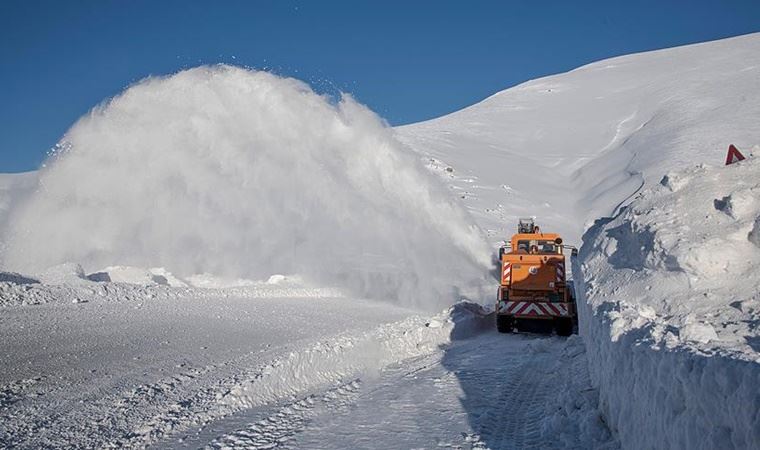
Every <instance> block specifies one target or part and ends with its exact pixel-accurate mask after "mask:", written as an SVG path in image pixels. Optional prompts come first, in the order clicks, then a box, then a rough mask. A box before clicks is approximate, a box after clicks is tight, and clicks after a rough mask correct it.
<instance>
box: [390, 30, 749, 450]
mask: <svg viewBox="0 0 760 450" xmlns="http://www.w3.org/2000/svg"><path fill="white" fill-rule="evenodd" d="M758 118H760V34H753V35H748V36H743V37H738V38H733V39H726V40H722V41H717V42H710V43H705V44H698V45H692V46H687V47H681V48H675V49H668V50H662V51H657V52H649V53H644V54H637V55H628V56H623V57H619V58H613V59H610V60H605V61H601V62H597V63H594V64H590V65H588V66H584V67H581V68H578V69H576V70H573V71H571V72H569V73H566V74H561V75H556V76H552V77H547V78H542V79H540V80H535V81H531V82H528V83H525V84H523V85H520V86H517V87H516V88H513V89H508V90H506V91H503V92H500V93H498V94H496V95H494V96H492V97H490V98H488V99H486V100H484V101H483V102H481V103H479V104H477V105H474V106H472V107H470V108H467V109H465V110H463V111H460V112H457V113H454V114H451V115H449V116H446V117H442V118H440V119H435V120H432V121H429V122H425V123H421V124H415V125H410V126H406V127H401V128H400V129H398V130H397V134H398V136H399V138H400V139H401V140H403V141H404V142H406V143H407V144H408V145H410V146H412V147H413V148H415V149H417V150H418V151H420V152H421V153H422V155H423V158H425V159H426V160H427V161H428V162H429V166H430V168H431V169H432V170H434V171H436V172H437V173H439V175H440V176H441V177H442V178H443V179H444V180H446V181H447V182H448V183H449V185H450V189H451V190H452V192H454V193H455V194H456V195H458V196H459V197H460V198H461V199H462V201H463V202H464V203H465V204H466V205H468V208H469V210H470V212H471V213H472V214H473V215H474V216H475V217H476V219H477V220H478V222H479V223H480V224H481V226H483V227H485V228H486V229H487V231H488V235H489V237H490V239H491V240H492V241H493V242H496V241H498V240H500V239H504V238H506V237H508V236H509V235H510V234H511V232H512V227H513V226H514V223H515V222H516V220H517V218H518V217H522V216H536V217H537V219H538V221H539V223H540V224H541V225H543V226H544V227H543V228H544V229H545V230H559V231H561V232H562V233H564V234H565V235H566V237H567V238H569V239H568V241H570V242H580V240H581V238H582V241H583V249H582V251H581V258H580V262H581V263H582V270H581V267H580V266H579V265H576V266H575V267H574V269H575V270H574V272H575V274H576V280H577V282H578V283H579V285H580V287H581V289H580V291H581V292H582V300H583V301H582V302H581V303H582V307H583V308H582V312H583V315H582V319H581V333H582V335H583V337H584V339H585V341H586V345H587V348H588V349H589V361H590V370H591V372H592V377H593V379H594V381H595V383H596V384H597V385H598V386H599V387H600V395H601V405H602V410H603V411H604V413H605V416H606V417H607V419H608V423H609V424H610V425H611V427H612V429H613V430H615V431H616V432H617V433H619V436H620V438H621V443H622V444H623V446H624V447H629V448H754V447H756V446H757V445H758V442H760V434H758V433H760V431H759V430H760V412H759V411H758V408H757V402H756V400H757V392H758V391H757V386H758V385H760V346H759V345H758V339H760V316H758V314H759V313H760V297H759V296H758V294H757V292H758V288H759V287H760V265H758V264H759V261H760V259H758V252H760V248H759V247H758V246H757V241H758V238H757V236H758V231H757V230H758V228H760V225H758V221H760V203H758V200H757V198H758V193H759V192H760V165H758V161H757V160H756V159H750V160H748V161H744V162H742V163H739V164H737V165H735V166H729V167H723V163H724V160H725V155H726V150H727V148H728V145H729V144H735V145H737V146H738V147H739V148H740V149H743V151H744V153H745V155H748V154H752V153H754V154H756V155H758V156H760V151H758V150H760V134H758V128H757V121H758ZM581 274H582V275H583V277H581V276H580V275H581ZM584 279H585V286H584V283H583V282H582V281H583V280H584ZM718 405H720V406H718Z"/></svg>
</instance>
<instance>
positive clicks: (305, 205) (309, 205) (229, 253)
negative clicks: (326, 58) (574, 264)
mask: <svg viewBox="0 0 760 450" xmlns="http://www.w3.org/2000/svg"><path fill="white" fill-rule="evenodd" d="M436 183H437V181H436V180H435V179H434V178H433V177H432V176H431V175H429V174H428V173H427V172H426V171H425V170H424V168H422V167H421V165H420V164H419V163H418V162H417V158H416V157H415V156H413V155H412V154H411V153H410V152H409V151H408V150H407V149H406V148H404V147H403V146H402V145H401V144H400V143H398V142H397V141H396V140H395V139H394V137H393V134H392V132H391V131H390V130H389V129H388V128H387V126H386V125H385V123H384V122H383V121H382V120H381V119H380V118H378V117H377V116H376V115H375V114H374V113H372V112H371V111H370V110H368V109H367V108H366V107H364V106H362V105H361V104H359V103H357V102H356V101H355V100H354V99H352V98H351V97H350V96H347V95H344V96H343V97H342V98H341V99H340V100H339V101H337V102H331V101H330V99H329V98H326V97H324V96H320V95H317V94H316V93H314V92H313V91H312V90H311V89H310V88H309V87H308V86H307V85H306V84H304V83H302V82H300V81H297V80H294V79H289V78H280V77H277V76H274V75H272V74H269V73H265V72H256V71H252V70H245V69H241V68H236V67H231V66H214V67H199V68H195V69H191V70H187V71H184V72H180V73H178V74H175V75H173V76H170V77H165V78H148V79H146V80H143V81H142V82H140V83H138V84H136V85H134V86H132V87H130V88H129V89H127V90H126V91H125V92H124V93H122V94H121V95H119V96H117V97H115V98H113V99H111V100H110V101H109V102H107V103H105V104H103V105H101V106H98V107H96V108H95V109H93V110H92V111H91V112H90V113H89V114H87V115H86V116H84V117H83V118H81V119H80V120H79V121H78V122H77V123H76V124H75V125H74V126H73V127H72V128H71V129H70V130H69V131H68V132H67V133H66V135H65V136H64V137H63V139H62V140H61V142H60V143H59V144H58V146H57V148H56V151H55V152H54V154H53V155H51V157H50V158H49V160H48V161H47V162H46V164H45V167H44V168H43V169H42V170H41V173H40V181H39V186H38V189H37V191H36V193H35V194H34V196H33V197H32V198H31V199H30V200H29V201H27V202H26V203H25V204H24V205H22V206H21V207H19V208H17V209H16V210H14V211H12V213H11V217H10V223H9V229H8V231H7V233H6V236H5V239H4V240H5V241H6V243H7V248H6V250H5V252H4V255H3V262H4V266H5V267H6V268H7V269H10V270H16V271H23V272H37V271H40V270H44V269H45V268H47V267H49V266H52V265H56V264H60V263H64V262H69V261H70V262H75V263H79V264H82V266H83V267H84V268H85V269H86V270H88V271H92V270H98V269H101V268H102V267H105V266H110V265H130V266H138V267H151V266H162V267H166V268H167V269H169V270H171V271H172V272H174V273H176V274H178V275H185V276H186V275H192V274H195V273H202V272H211V273H214V274H217V275H220V276H228V277H246V278H253V279H266V277H268V276H269V275H271V274H273V273H297V274H301V275H304V276H305V277H307V278H310V279H312V280H314V281H315V282H317V283H322V284H324V283H327V284H331V285H337V286H341V287H344V288H348V289H349V290H352V291H353V292H355V293H358V294H360V295H364V296H370V297H376V298H392V299H399V301H401V302H402V303H404V304H406V305H411V306H418V307H427V308H433V307H435V308H438V307H439V306H441V305H444V304H450V303H451V301H452V300H453V299H454V297H455V296H454V292H456V291H457V289H458V288H461V287H463V286H465V285H467V284H468V283H469V282H471V281H473V280H477V279H478V278H482V277H483V274H484V273H486V272H487V266H488V265H489V264H490V252H489V249H488V248H487V246H486V244H485V241H484V239H483V238H482V236H481V233H480V230H479V229H478V228H477V226H475V225H473V223H472V222H471V220H470V219H469V217H468V215H467V213H466V212H465V211H464V209H463V208H461V207H460V206H459V205H458V204H457V203H456V201H455V200H453V199H451V197H450V196H449V195H448V194H447V193H446V191H445V189H444V188H442V187H440V186H438V185H437V184H436Z"/></svg>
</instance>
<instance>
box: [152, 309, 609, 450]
mask: <svg viewBox="0 0 760 450" xmlns="http://www.w3.org/2000/svg"><path fill="white" fill-rule="evenodd" d="M485 320H486V321H488V322H490V320H491V317H488V318H487V319H485ZM586 364H587V363H586V357H585V350H584V347H583V344H582V343H581V341H580V339H578V338H577V337H574V338H571V339H569V340H565V339H562V338H558V337H547V336H536V335H512V336H506V335H500V334H498V333H496V332H495V331H494V330H493V329H491V328H488V329H487V330H485V329H483V330H482V331H481V332H480V333H478V334H477V335H475V336H474V337H470V338H467V339H463V340H455V341H454V342H452V343H451V344H449V345H445V346H442V347H441V348H439V349H437V350H436V351H434V352H432V353H429V354H426V355H422V356H419V357H415V358H410V359H408V360H405V361H403V362H401V363H398V364H393V365H391V366H389V367H387V368H386V369H385V370H383V371H381V372H379V373H375V374H372V373H369V374H362V375H361V376H359V377H357V378H356V379H353V380H350V381H348V382H345V383H340V384H339V385H336V386H332V387H330V388H328V389H326V390H322V391H318V392H313V393H310V394H309V395H308V396H304V397H301V398H298V399H294V400H291V401H287V402H284V403H281V404H279V405H276V406H273V407H269V408H258V409H252V410H247V411H244V412H242V413H241V414H238V415H236V416H233V417H231V418H228V419H226V420H223V421H221V422H219V423H217V424H212V425H210V426H209V427H208V428H206V429H202V430H200V431H199V432H197V433H191V434H186V435H182V436H180V437H179V438H175V439H172V440H171V441H170V442H165V443H163V445H162V446H169V447H172V448H198V447H203V446H207V447H210V448H240V449H252V448H253V449H256V448H275V447H276V448H309V449H327V448H353V449H374V448H399V449H402V448H475V449H478V448H479V449H484V448H491V449H524V448H617V443H615V442H614V441H613V440H612V439H611V436H610V433H609V431H608V430H607V429H606V426H605V425H604V423H603V422H602V421H601V419H600V417H599V415H598V412H597V409H596V406H597V405H596V399H597V392H596V391H595V390H594V389H592V388H591V387H590V385H589V378H588V372H587V368H586Z"/></svg>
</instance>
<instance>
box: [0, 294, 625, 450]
mask: <svg viewBox="0 0 760 450" xmlns="http://www.w3.org/2000/svg"><path fill="white" fill-rule="evenodd" d="M105 287H107V289H106V290H108V289H110V290H111V291H114V292H115V294H114V295H101V294H102V290H103V289H105ZM262 289H263V288H262V287H261V286H259V287H258V288H257V289H249V290H246V289H229V290H225V289H218V290H204V289H195V288H185V289H176V288H167V287H159V286H153V287H151V286H133V285H124V284H114V283H107V284H102V283H94V282H86V281H82V283H80V284H78V285H77V284H67V285H65V286H59V287H56V286H50V285H44V284H42V285H40V284H24V285H16V284H13V283H5V284H3V290H4V291H5V293H6V294H5V298H7V299H8V298H16V299H17V300H16V301H17V302H21V300H20V299H21V297H23V298H31V299H34V300H35V301H39V302H41V304H34V305H28V304H23V303H24V302H21V303H22V304H16V305H14V304H10V305H6V306H5V307H3V308H1V309H0V325H2V327H0V329H1V330H2V336H0V337H2V346H0V351H1V353H2V358H3V367H4V369H3V371H2V373H1V374H0V376H1V378H0V446H2V447H19V448H40V447H67V446H71V445H72V444H73V443H75V444H74V445H75V446H76V447H78V448H92V447H95V448H103V447H113V446H121V447H123V446H127V447H146V446H154V447H158V448H165V447H174V448H198V447H203V446H209V447H212V448H227V447H232V448H272V447H283V448H419V447H436V446H444V447H452V448H531V447H534V448H539V447H541V448H546V447H547V446H549V447H554V448H574V447H578V446H583V447H605V446H612V447H614V446H615V444H614V443H611V442H610V439H611V438H610V435H609V432H608V431H606V427H605V425H604V424H603V423H602V421H601V419H600V416H599V413H598V410H597V408H596V406H597V405H596V399H597V393H596V391H595V390H593V389H591V388H590V385H589V381H588V373H587V368H586V364H587V363H586V357H585V351H584V348H583V344H582V342H581V340H580V339H578V338H571V339H569V340H564V339H560V338H556V337H546V336H532V335H500V334H498V333H496V332H495V331H494V327H493V317H492V316H490V315H487V314H486V311H484V310H483V309H481V307H479V306H477V305H475V304H471V303H466V302H465V303H460V304H457V305H455V306H454V307H452V308H450V309H448V310H446V311H443V312H442V313H440V314H438V315H435V316H430V315H426V314H420V313H418V312H414V311H411V310H408V309H403V308H399V307H394V306H391V305H388V304H385V303H378V302H371V301H365V300H358V299H349V298H336V297H329V296H324V297H323V296H319V291H318V290H317V291H308V290H307V291H306V292H310V293H311V294H312V295H311V296H309V297H297V296H293V297H281V296H272V297H270V298H267V297H263V295H264V294H265V292H264V291H265V289H264V291H262ZM271 289H272V293H279V294H282V293H283V292H284V291H287V289H283V288H282V287H276V286H272V287H271ZM292 291H293V293H294V294H295V293H297V292H300V291H303V290H299V289H293V290H292ZM9 292H10V293H13V294H14V295H18V296H19V297H18V298H17V297H14V295H9V294H8V293H9ZM109 292H110V291H109ZM328 292H329V291H328ZM51 293H55V294H56V295H55V296H51ZM246 294H248V295H246ZM72 299H74V300H76V302H77V303H74V301H73V300H72ZM46 301H48V302H47V303H46ZM125 317H128V318H129V320H125Z"/></svg>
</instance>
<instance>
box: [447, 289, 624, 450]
mask: <svg viewBox="0 0 760 450" xmlns="http://www.w3.org/2000/svg"><path fill="white" fill-rule="evenodd" d="M450 315H451V320H452V322H453V323H454V328H453V329H452V331H451V335H450V337H451V344H450V345H448V346H447V347H445V348H444V349H443V351H444V354H443V358H442V360H441V364H442V365H443V367H444V368H446V370H447V372H449V373H451V374H453V375H454V376H455V377H456V380H457V382H458V384H459V387H460V389H461V393H460V398H459V401H460V403H461V405H462V409H463V410H464V412H465V413H466V418H465V420H466V421H467V423H466V424H465V423H462V430H461V439H462V441H461V442H460V443H459V445H461V448H490V449H494V450H496V449H520V448H592V447H593V448H605V449H614V448H619V444H618V443H617V441H616V439H614V437H613V436H612V433H610V431H609V429H608V428H607V425H606V424H605V422H604V420H603V419H602V417H601V415H600V413H599V394H598V391H597V390H596V389H594V388H592V387H591V380H590V377H589V372H588V363H587V359H586V352H585V347H584V344H583V341H582V340H581V338H580V337H579V336H578V335H573V336H571V337H569V338H564V337H559V336H556V335H548V334H533V333H518V334H501V333H498V332H497V331H496V324H495V316H494V313H493V312H492V311H490V310H488V309H486V308H484V307H482V306H480V305H478V304H475V303H470V302H467V301H463V302H460V303H458V304H456V305H454V307H453V308H452V310H451V314H450Z"/></svg>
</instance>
